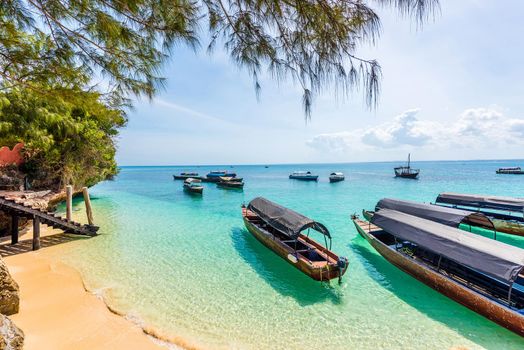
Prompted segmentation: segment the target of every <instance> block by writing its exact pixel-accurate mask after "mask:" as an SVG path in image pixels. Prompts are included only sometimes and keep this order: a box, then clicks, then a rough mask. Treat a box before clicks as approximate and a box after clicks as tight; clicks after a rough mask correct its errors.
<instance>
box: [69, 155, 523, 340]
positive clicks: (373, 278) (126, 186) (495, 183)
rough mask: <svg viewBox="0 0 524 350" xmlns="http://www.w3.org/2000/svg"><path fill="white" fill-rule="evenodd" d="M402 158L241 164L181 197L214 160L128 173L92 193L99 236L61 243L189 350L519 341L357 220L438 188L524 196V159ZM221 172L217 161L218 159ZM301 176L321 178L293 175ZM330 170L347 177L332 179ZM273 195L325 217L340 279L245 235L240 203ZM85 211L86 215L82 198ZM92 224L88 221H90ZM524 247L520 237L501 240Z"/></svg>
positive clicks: (138, 315)
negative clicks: (301, 176) (414, 171)
mask: <svg viewBox="0 0 524 350" xmlns="http://www.w3.org/2000/svg"><path fill="white" fill-rule="evenodd" d="M394 165H396V164H393V163H366V164H364V163H363V164H336V165H274V166H273V165H272V166H270V167H269V168H265V167H264V166H235V167H234V169H229V170H233V171H235V172H237V173H238V175H239V176H242V177H244V179H245V182H246V185H245V189H244V191H243V192H242V191H236V190H227V189H220V188H216V186H215V185H214V184H204V186H205V188H204V194H203V196H202V197H198V196H195V195H191V194H188V193H185V192H184V191H183V190H182V182H181V181H173V179H172V174H174V173H177V172H180V171H188V170H195V171H198V172H199V173H201V174H205V173H207V172H208V171H209V170H211V169H215V168H217V167H124V168H122V171H121V173H120V175H119V176H118V177H117V178H116V179H115V180H114V181H108V182H104V183H101V184H99V185H97V186H95V187H94V188H92V189H91V194H92V203H93V206H94V213H95V220H96V223H97V224H98V225H100V226H101V229H100V233H101V234H100V236H98V237H95V238H92V239H82V240H78V241H75V242H73V243H70V244H67V245H64V246H63V249H61V251H60V256H61V258H62V259H63V260H65V261H66V262H67V263H69V264H71V265H73V266H75V267H76V268H78V269H79V270H80V271H81V273H82V275H83V277H84V279H85V281H86V283H87V285H88V286H89V288H90V289H92V290H95V291H97V292H98V293H101V294H102V295H103V296H104V298H105V299H106V301H107V302H108V303H109V304H111V305H112V306H113V307H115V308H116V309H118V310H120V311H121V312H123V313H125V314H126V315H128V317H130V318H133V319H134V320H136V321H138V322H140V323H141V324H142V325H144V326H145V327H147V328H149V329H154V330H155V332H156V333H157V334H159V335H162V336H163V337H165V338H166V339H170V340H172V341H175V342H176V343H179V344H183V345H185V346H194V347H197V348H210V349H303V348H307V349H312V348H330V349H377V348H378V349H406V348H411V349H422V348H423V349H450V348H460V347H463V348H471V349H476V348H488V349H522V348H524V340H523V339H522V338H520V337H518V336H517V335H515V334H513V333H511V332H509V331H507V330H505V329H503V328H501V327H499V326H497V325H496V324H494V323H492V322H490V321H488V320H486V319H485V318H483V317H481V316H479V315H477V314H475V313H474V312H472V311H470V310H468V309H466V308H465V307H462V306H460V305H458V304H456V303H455V302H453V301H451V300H449V299H448V298H446V297H444V296H442V295H440V294H438V293H437V292H435V291H433V290H432V289H430V288H428V287H426V286H425V285H423V284H421V283H420V282H418V281H416V280H415V279H413V278H412V277H410V276H408V275H406V274H404V273H403V272H401V271H400V270H398V269H397V268H395V267H394V266H392V265H390V264H389V263H388V262H387V261H386V260H385V259H383V258H382V257H381V256H380V255H378V253H376V252H375V251H374V250H373V249H372V248H371V247H370V246H369V245H368V244H367V242H366V241H365V240H364V239H363V238H361V237H360V236H358V235H357V232H356V230H355V228H354V226H353V224H352V223H351V221H350V219H349V216H350V214H352V213H359V212H360V211H361V209H362V208H373V207H374V205H375V203H376V202H377V200H379V199H380V198H382V197H398V198H404V199H411V200H420V201H425V202H429V201H433V200H434V199H435V198H436V196H437V194H438V193H439V192H442V191H456V192H470V193H487V194H494V195H510V196H524V176H510V175H506V176H504V175H496V174H495V169H496V168H498V167H500V166H510V165H520V166H524V161H513V162H507V161H504V162H502V161H501V162H496V161H483V162H481V161H475V162H419V163H418V164H416V166H418V167H420V168H421V177H420V179H419V180H416V181H413V180H405V179H396V178H394V177H393V176H392V173H393V169H392V168H393V167H394ZM218 168H220V167H218ZM293 170H310V171H312V172H315V173H318V174H319V175H320V181H319V182H318V183H312V182H299V181H293V180H289V179H288V178H287V176H288V174H289V173H290V172H292V171H293ZM332 171H343V172H344V173H345V174H346V176H347V179H346V181H345V182H340V183H335V184H330V183H329V182H328V180H327V177H328V175H329V173H330V172H332ZM260 195H262V196H265V197H267V198H269V199H271V200H274V201H277V202H278V203H281V204H283V205H285V206H288V207H290V208H293V209H295V210H297V211H299V212H301V213H303V214H305V215H307V216H310V217H312V218H314V219H316V220H318V221H320V222H322V223H324V224H325V225H326V226H327V227H328V229H329V230H330V231H331V233H332V236H333V250H334V251H335V252H336V253H338V254H339V255H344V256H347V257H348V259H349V263H350V267H349V269H348V272H347V273H346V275H345V276H344V281H343V284H342V285H340V286H339V285H337V283H336V282H333V283H332V284H331V286H329V287H328V286H325V285H321V284H320V283H318V282H315V281H313V280H310V279H309V278H308V277H306V276H305V275H303V274H301V273H300V272H299V271H297V270H295V269H294V268H293V267H292V266H290V265H289V264H287V263H286V262H284V261H283V260H281V259H280V258H278V257H277V256H276V255H275V254H274V253H273V252H271V251H269V250H267V249H266V248H265V247H263V246H262V245H261V244H260V243H259V242H258V241H256V240H255V239H254V238H253V237H251V236H250V234H249V233H248V232H247V230H245V229H244V227H243V223H242V218H241V215H240V206H241V204H242V203H243V202H246V203H247V202H248V201H249V200H250V199H252V198H254V197H256V196H260ZM75 208H76V209H77V210H76V211H75V216H76V217H77V218H79V219H81V220H84V217H85V213H84V212H83V204H82V202H77V203H76V206H75ZM84 221H85V220H84ZM498 236H499V240H505V241H506V242H509V243H512V244H516V245H520V246H522V247H524V239H521V238H518V237H517V238H515V237H510V236H507V235H504V234H499V235H498Z"/></svg>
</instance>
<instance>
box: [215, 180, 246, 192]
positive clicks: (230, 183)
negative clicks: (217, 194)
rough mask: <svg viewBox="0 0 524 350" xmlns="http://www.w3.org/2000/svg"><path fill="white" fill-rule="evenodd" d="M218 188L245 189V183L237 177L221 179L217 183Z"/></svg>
mask: <svg viewBox="0 0 524 350" xmlns="http://www.w3.org/2000/svg"><path fill="white" fill-rule="evenodd" d="M217 186H218V187H223V188H237V189H242V188H244V181H242V178H239V177H238V178H237V177H220V180H219V181H218V182H217Z"/></svg>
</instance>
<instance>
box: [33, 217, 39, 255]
mask: <svg viewBox="0 0 524 350" xmlns="http://www.w3.org/2000/svg"><path fill="white" fill-rule="evenodd" d="M38 249H40V219H39V218H38V216H35V217H33V250H38Z"/></svg>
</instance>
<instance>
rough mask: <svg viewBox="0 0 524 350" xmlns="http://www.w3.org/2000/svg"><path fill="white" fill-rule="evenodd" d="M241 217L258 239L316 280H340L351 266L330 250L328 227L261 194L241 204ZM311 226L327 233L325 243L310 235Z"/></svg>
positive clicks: (321, 232) (322, 232) (323, 233)
mask: <svg viewBox="0 0 524 350" xmlns="http://www.w3.org/2000/svg"><path fill="white" fill-rule="evenodd" d="M242 218H243V219H244V224H245V225H246V228H247V229H248V231H249V232H250V233H251V234H252V235H253V236H254V237H255V238H256V239H257V240H258V241H260V242H261V243H262V244H264V245H265V246H266V247H267V248H269V249H271V250H272V251H274V252H275V253H276V254H277V255H278V256H280V257H281V258H282V259H284V260H285V261H287V262H288V263H290V264H291V265H293V266H294V267H296V268H297V269H299V270H300V271H302V272H303V273H304V274H306V275H308V276H309V277H311V278H312V279H314V280H317V281H329V280H331V279H334V278H338V279H339V282H340V279H341V278H342V275H344V273H345V272H346V270H347V268H348V260H347V259H346V258H345V257H339V256H338V255H336V254H335V253H333V252H332V251H331V250H330V249H331V235H330V233H329V231H328V229H327V228H326V227H325V226H324V225H322V224H321V223H318V222H316V221H313V220H311V219H310V218H307V217H305V216H303V215H302V214H299V213H297V212H295V211H293V210H291V209H288V208H285V207H283V206H281V205H278V204H276V203H273V202H271V201H269V200H267V199H265V198H262V197H258V198H255V199H253V200H252V201H251V202H250V203H249V205H248V206H247V207H245V206H242ZM309 229H312V230H315V231H317V232H318V233H320V234H322V235H323V236H324V241H325V246H323V245H321V244H320V243H318V242H316V241H315V240H313V239H312V238H310V237H309ZM306 230H307V232H308V233H307V235H306V234H303V233H302V231H306ZM328 242H329V244H328Z"/></svg>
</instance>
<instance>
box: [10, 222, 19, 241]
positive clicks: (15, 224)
mask: <svg viewBox="0 0 524 350" xmlns="http://www.w3.org/2000/svg"><path fill="white" fill-rule="evenodd" d="M16 243H18V216H17V215H12V216H11V244H16Z"/></svg>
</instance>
